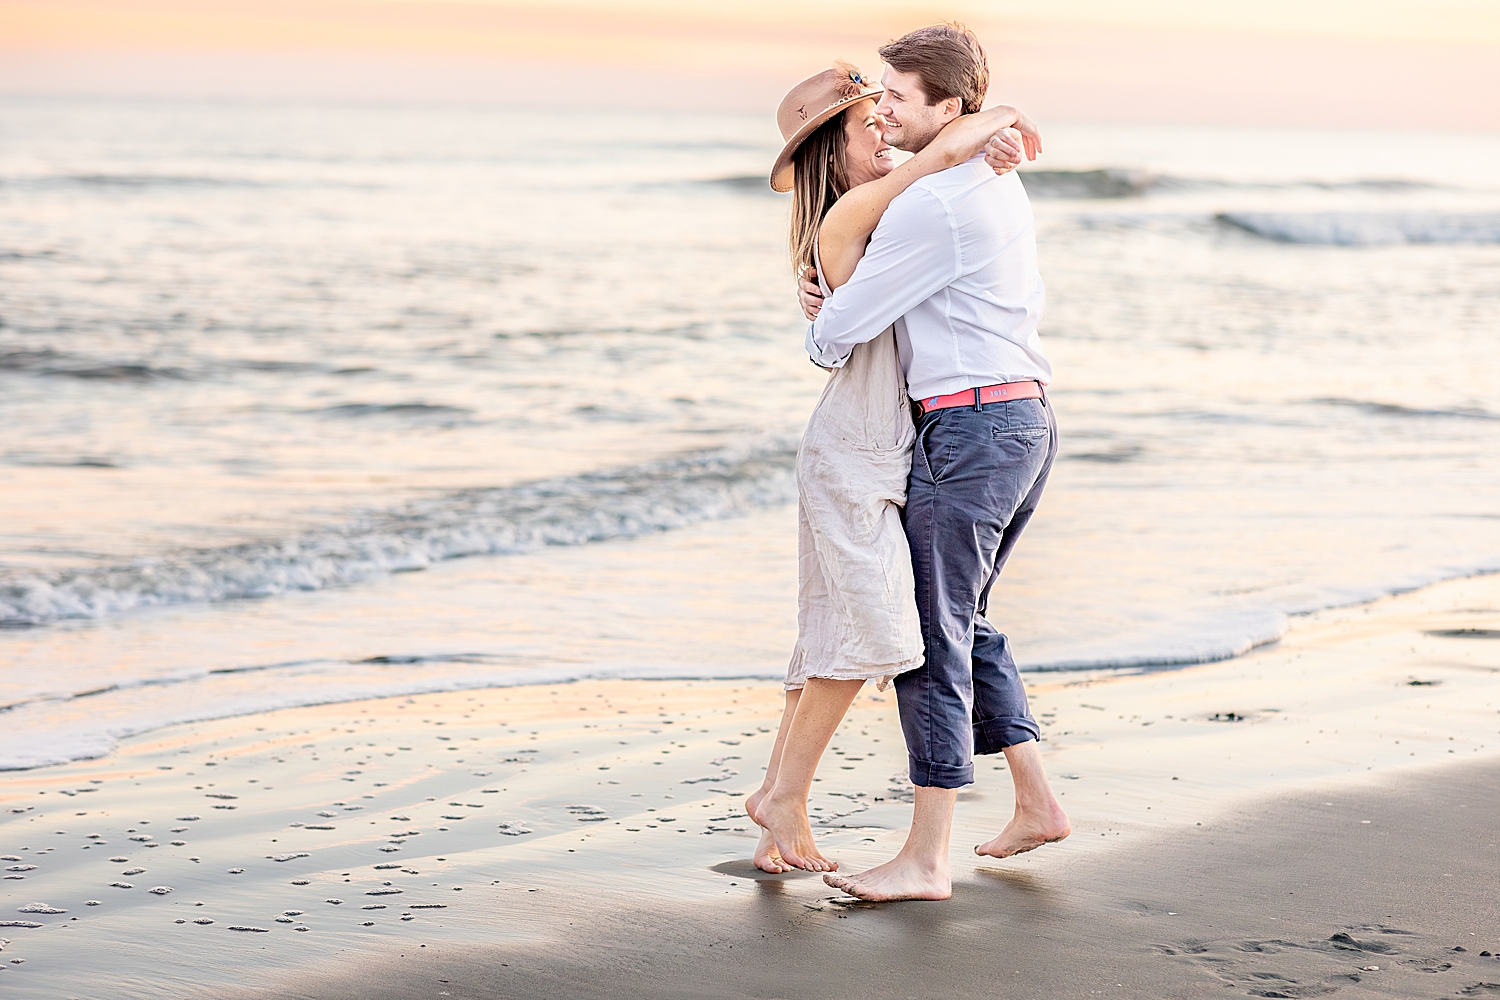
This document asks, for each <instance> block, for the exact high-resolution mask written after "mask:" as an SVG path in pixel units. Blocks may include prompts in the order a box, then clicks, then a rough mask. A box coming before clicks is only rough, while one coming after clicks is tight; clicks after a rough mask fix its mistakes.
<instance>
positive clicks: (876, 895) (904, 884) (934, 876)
mask: <svg viewBox="0 0 1500 1000" xmlns="http://www.w3.org/2000/svg"><path fill="white" fill-rule="evenodd" d="M823 881H824V882H827V883H828V884H829V885H831V886H833V887H834V888H835V889H841V890H843V891H844V892H847V893H848V894H849V895H851V896H858V897H859V898H860V899H867V900H869V901H870V902H872V903H894V902H896V901H897V900H901V899H933V900H936V899H947V898H948V897H949V896H951V895H953V880H952V879H950V878H949V877H948V862H947V860H946V859H945V860H943V861H941V862H939V863H937V864H936V865H933V864H924V863H920V862H917V861H915V860H910V859H908V858H907V857H906V856H905V855H904V854H898V855H896V856H895V857H894V858H892V859H891V860H890V861H887V862H886V863H885V864H883V865H879V866H877V867H875V868H871V869H870V870H869V871H867V872H860V873H859V874H858V875H838V874H832V873H830V874H828V875H824V876H823Z"/></svg>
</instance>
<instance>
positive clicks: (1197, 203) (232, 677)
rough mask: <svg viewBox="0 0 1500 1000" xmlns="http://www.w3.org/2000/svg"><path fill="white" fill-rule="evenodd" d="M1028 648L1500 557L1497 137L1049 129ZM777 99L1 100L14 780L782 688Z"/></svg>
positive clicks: (781, 272) (1237, 638)
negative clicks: (170, 734) (248, 743)
mask: <svg viewBox="0 0 1500 1000" xmlns="http://www.w3.org/2000/svg"><path fill="white" fill-rule="evenodd" d="M1042 127H1043V133H1044V138H1045V143H1046V151H1045V153H1044V155H1043V157H1042V159H1041V160H1039V161H1038V162H1037V163H1035V164H1029V165H1027V167H1026V168H1025V169H1024V171H1023V179H1024V180H1025V182H1026V185H1027V189H1028V191H1029V192H1030V194H1031V195H1032V199H1033V207H1034V209H1035V212H1036V216H1037V233H1038V241H1039V250H1040V255H1041V262H1042V268H1043V276H1044V278H1045V279H1046V282H1047V289H1048V298H1049V311H1048V314H1047V317H1046V319H1045V321H1044V323H1043V325H1042V336H1043V342H1044V344H1045V347H1046V349H1047V351H1048V353H1049V355H1050V357H1051V359H1052V361H1053V364H1054V367H1055V369H1056V371H1057V376H1056V381H1055V383H1054V385H1053V386H1052V388H1051V397H1052V399H1053V401H1054V404H1055V407H1056V411H1057V414H1058V420H1059V424H1060V427H1061V433H1062V453H1061V457H1060V459H1059V462H1058V465H1057V467H1056V469H1055V471H1054V473H1053V478H1052V482H1051V485H1050V487H1049V493H1048V495H1047V497H1046V499H1045V500H1044V502H1043V506H1042V509H1041V511H1040V513H1039V514H1038V517H1037V519H1036V520H1035V521H1034V522H1033V525H1032V527H1031V528H1030V529H1029V530H1028V535H1027V537H1026V538H1025V539H1024V540H1023V542H1022V543H1021V546H1020V549H1019V551H1018V552H1017V555H1016V556H1015V558H1014V559H1013V561H1012V563H1011V565H1010V566H1009V567H1008V569H1007V572H1006V575H1005V577H1004V578H1003V579H1002V581H1001V583H1000V584H999V586H997V588H996V591H995V594H994V597H993V600H992V606H991V614H990V617H991V619H992V620H994V621H995V623H996V624H997V625H998V626H999V627H1000V628H1001V629H1002V630H1003V631H1006V632H1007V633H1008V634H1009V635H1010V636H1011V637H1012V639H1013V640H1014V643H1015V646H1016V650H1017V655H1018V659H1019V660H1020V662H1021V664H1022V667H1023V669H1025V670H1030V671H1048V670H1052V671H1056V670H1093V671H1098V670H1143V669H1160V668H1168V667H1172V666H1181V665H1185V664H1191V663H1197V662H1205V661H1209V660H1215V659H1223V658H1226V657H1232V656H1235V655H1239V654H1241V653H1243V652H1245V651H1247V650H1248V649H1250V648H1252V647H1254V646H1256V645H1259V644H1263V643H1267V642H1272V641H1275V640H1276V639H1277V637H1279V636H1280V635H1281V634H1282V633H1283V632H1284V631H1285V629H1286V627H1287V622H1288V619H1289V617H1291V616H1296V615H1300V614H1306V613H1308V612H1311V611H1314V610H1317V609H1320V608H1326V607H1330V606H1335V605H1343V604H1350V603H1356V602H1361V601H1368V600H1372V599H1375V598H1378V597H1380V596H1382V595H1385V594H1390V593H1393V592H1398V591H1401V590H1406V589H1410V588H1414V587H1419V586H1422V585H1424V584H1427V583H1431V582H1434V581H1437V580H1441V579H1446V578H1451V577H1455V576H1463V575H1467V574H1474V573H1481V572H1495V571H1500V503H1497V499H1500V463H1497V462H1496V461H1495V459H1494V456H1495V455H1496V454H1500V136H1481V135H1471V136H1463V135H1413V134H1407V133H1400V132H1396V131H1394V130H1393V131H1381V132H1373V131H1372V132H1340V131H1314V130H1272V129H1248V128H1246V129H1236V128H1225V127H1216V128H1208V127H1199V128H1193V127H1185V126H1137V127H1128V126H1121V125H1086V124H1068V123H1059V124H1052V123H1047V122H1043V123H1042ZM778 148H779V142H778V141H777V136H776V133H775V128H774V124H773V121H772V116H771V114H770V113H769V110H768V112H767V113H766V114H764V115H745V114H729V113H723V114H709V113H696V114H689V113H680V114H664V113H663V114H651V113H642V112H634V111H625V112H615V111H605V110H589V111H563V112H557V113H551V114H544V113H540V112H536V113H525V112H517V111H514V110H509V109H502V108H498V107H488V106H477V105H472V106H471V105H411V106H375V105H336V104H322V105H319V104H295V103H261V104H257V103H245V102H239V103H235V102H220V103H213V102H199V103H190V102H182V103H173V102H166V101H136V102H129V101H87V100H77V99H68V100H63V99H40V98H37V99H22V98H8V99H7V100H6V101H5V102H4V103H3V104H0V769H6V768H11V769H13V768H25V767H34V766H40V765H45V764H49V763H56V762H60V761H65V760H70V759H77V758H80V757H91V756H99V755H101V754H105V753H108V751H109V749H110V748H111V747H112V746H113V745H114V743H115V741H117V740H118V739H120V738H122V737H124V736H127V735H131V734H136V733H142V732H147V731H149V730H151V729H154V728H157V727H161V726H164V725H170V724H173V723H179V722H187V721H194V720H202V719H209V718H217V717H224V716H229V715H236V714H243V713H248V712H255V711H261V710H265V709H269V708H275V707H282V706H287V705H299V704H312V703H320V702H335V701H343V700H353V699H357V698H363V697H369V696H376V695H394V694H402V693H414V692H418V691H436V690H449V689H456V688H465V687H481V686H490V685H508V684H521V683H535V682H541V681H558V680H567V679H574V678H584V677H604V676H618V677H666V678H672V677H756V678H765V679H766V680H767V682H768V683H770V682H772V681H773V680H774V679H775V678H779V677H780V676H781V673H782V670H783V668H784V665H785V659H786V657H787V655H788V654H789V653H790V650H791V644H792V640H793V638H794V636H795V590H796V580H795V575H796V566H795V510H794V507H793V504H794V502H795V484H794V481H793V476H792V462H793V458H794V456H795V452H796V446H797V440H798V435H799V433H800V431H801V428H802V426H803V424H804V422H805V420H806V418H807V415H808V413H809V412H810V410H811V408H812V405H813V403H814V402H815V400H816V398H817V395H818V392H819V390H820V388H821V382H822V379H823V375H822V373H821V372H820V371H819V370H818V369H816V368H815V367H813V366H812V365H811V364H809V363H808V360H807V358H806V356H805V355H804V353H803V352H802V349H801V344H802V332H803V328H804V326H805V324H804V323H803V321H802V320H801V318H800V314H799V313H798V311H797V308H796V304H795V300H794V295H793V288H792V283H791V279H790V275H789V271H788V266H787V264H786V253H785V227H786V216H787V207H788V203H787V200H786V199H785V198H784V197H783V196H778V195H774V194H772V193H771V192H770V191H769V189H768V187H767V185H766V183H765V180H764V173H765V171H766V169H767V168H768V165H769V163H770V162H771V160H772V159H773V157H774V155H775V153H776V150H777V149H778Z"/></svg>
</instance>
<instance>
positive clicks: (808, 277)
mask: <svg viewBox="0 0 1500 1000" xmlns="http://www.w3.org/2000/svg"><path fill="white" fill-rule="evenodd" d="M797 301H798V302H800V303H802V315H804V316H806V317H807V321H808V322H809V323H811V322H812V321H813V320H815V319H817V318H818V313H819V311H821V310H822V308H823V289H821V288H819V287H818V272H817V271H816V270H815V269H813V268H811V267H810V268H808V269H807V270H806V271H804V272H803V274H802V277H800V278H798V279H797Z"/></svg>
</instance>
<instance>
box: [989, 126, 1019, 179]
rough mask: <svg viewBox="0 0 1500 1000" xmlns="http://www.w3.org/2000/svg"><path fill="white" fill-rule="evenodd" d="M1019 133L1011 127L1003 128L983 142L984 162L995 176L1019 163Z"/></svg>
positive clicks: (1017, 165)
mask: <svg viewBox="0 0 1500 1000" xmlns="http://www.w3.org/2000/svg"><path fill="white" fill-rule="evenodd" d="M1021 146H1022V137H1021V133H1020V132H1018V131H1016V130H1015V129H1013V128H1003V129H1001V130H1000V131H998V132H996V133H995V134H994V135H992V136H990V141H989V142H987V143H985V144H984V162H985V165H986V166H988V167H989V168H990V169H991V170H993V171H994V172H995V176H997V177H999V176H1003V175H1005V174H1008V173H1010V172H1011V171H1012V170H1014V169H1016V168H1017V167H1019V166H1020V165H1021Z"/></svg>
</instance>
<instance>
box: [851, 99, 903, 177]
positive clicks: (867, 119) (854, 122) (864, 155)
mask: <svg viewBox="0 0 1500 1000" xmlns="http://www.w3.org/2000/svg"><path fill="white" fill-rule="evenodd" d="M844 138H845V140H846V143H845V153H844V156H845V158H846V160H847V163H846V164H845V167H846V169H847V172H848V174H849V183H850V184H851V185H854V186H858V185H860V184H864V183H867V182H869V181H874V180H879V179H880V178H882V177H884V176H885V175H886V174H888V173H890V172H891V170H893V169H894V168H895V166H896V165H895V164H894V163H892V162H891V147H890V146H889V145H887V144H886V141H885V121H884V119H882V118H881V117H880V116H879V115H877V114H876V113H875V99H874V98H870V99H868V100H864V101H860V102H859V103H858V104H851V105H849V107H848V109H847V110H845V111H844Z"/></svg>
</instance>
